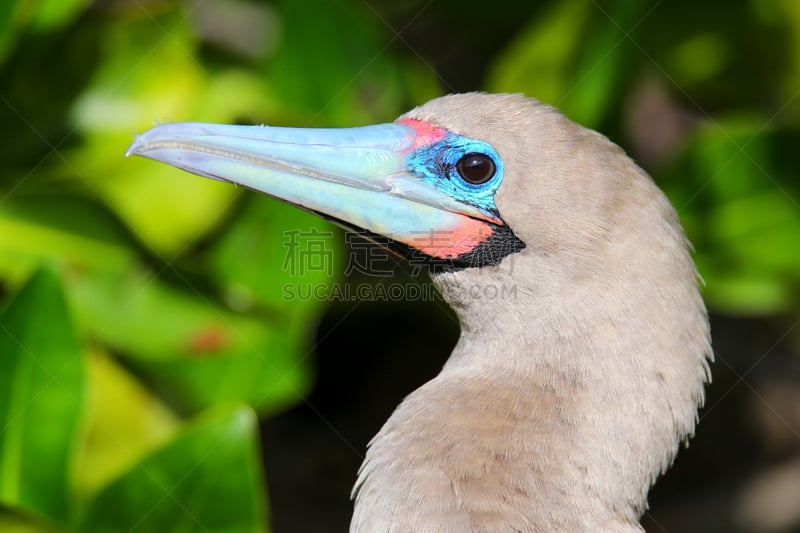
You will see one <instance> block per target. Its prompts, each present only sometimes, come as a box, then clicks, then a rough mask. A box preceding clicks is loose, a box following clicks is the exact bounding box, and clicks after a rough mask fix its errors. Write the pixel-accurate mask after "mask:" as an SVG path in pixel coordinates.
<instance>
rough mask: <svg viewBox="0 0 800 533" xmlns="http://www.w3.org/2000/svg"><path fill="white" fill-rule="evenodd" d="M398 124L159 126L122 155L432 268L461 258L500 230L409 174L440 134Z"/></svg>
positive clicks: (482, 214) (472, 209)
mask: <svg viewBox="0 0 800 533" xmlns="http://www.w3.org/2000/svg"><path fill="white" fill-rule="evenodd" d="M404 122H405V123H392V124H381V125H376V126H365V127H360V128H348V129H303V128H279V127H267V126H232V125H218V124H203V123H190V122H185V123H172V124H163V125H160V126H156V127H155V128H152V129H150V130H148V131H147V132H145V133H144V134H142V135H139V136H138V137H137V138H136V139H135V140H134V142H133V144H131V146H130V148H129V149H128V152H127V155H139V156H144V157H148V158H150V159H154V160H156V161H162V162H164V163H168V164H170V165H173V166H175V167H178V168H181V169H183V170H186V171H188V172H192V173H194V174H198V175H201V176H205V177H208V178H211V179H216V180H221V181H227V182H231V183H236V184H239V185H243V186H245V187H248V188H251V189H255V190H257V191H260V192H262V193H265V194H268V195H270V196H273V197H275V198H279V199H281V200H284V201H286V202H289V203H292V204H295V205H297V206H300V207H303V208H305V209H308V210H311V211H314V212H316V213H318V214H322V215H323V216H325V217H326V218H330V219H333V220H334V221H337V222H339V223H341V224H342V225H345V226H348V227H351V228H358V229H363V230H366V231H367V232H369V233H371V234H375V235H379V236H384V237H388V238H389V239H391V240H392V241H396V242H400V243H403V244H405V245H407V246H410V247H411V248H415V249H417V250H420V251H421V252H423V253H424V254H426V255H428V256H430V257H433V258H437V259H452V258H457V257H459V256H460V255H463V254H465V253H468V252H470V251H471V250H473V249H474V248H475V247H476V246H477V245H479V244H480V243H481V242H483V241H485V240H486V239H487V238H488V237H489V236H490V235H491V234H492V232H493V229H492V228H493V227H495V226H496V225H502V224H503V222H502V220H500V219H498V218H497V217H496V216H495V215H493V214H492V213H488V212H485V211H483V210H481V209H480V208H478V207H476V206H474V205H471V204H468V203H464V202H462V201H459V200H458V199H456V198H454V197H452V196H450V195H448V194H447V193H445V192H443V191H441V190H440V189H438V188H436V187H435V186H434V185H431V184H429V183H427V182H425V181H423V180H422V179H420V178H419V177H418V176H417V175H415V174H414V172H413V171H412V170H411V169H410V165H409V163H408V156H409V154H411V153H412V152H413V151H414V150H415V149H417V148H419V147H420V146H422V145H425V144H430V143H431V142H432V141H433V140H435V139H436V138H440V137H441V136H442V135H444V134H446V131H445V130H441V129H438V128H435V127H433V126H430V125H427V124H426V123H421V124H424V125H425V126H426V128H420V127H419V126H418V125H417V126H416V127H414V125H410V122H409V121H404ZM415 122H416V121H415Z"/></svg>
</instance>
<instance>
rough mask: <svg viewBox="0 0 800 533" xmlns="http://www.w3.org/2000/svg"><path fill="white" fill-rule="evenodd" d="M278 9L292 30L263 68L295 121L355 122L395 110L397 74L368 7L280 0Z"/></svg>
mask: <svg viewBox="0 0 800 533" xmlns="http://www.w3.org/2000/svg"><path fill="white" fill-rule="evenodd" d="M278 8H279V15H280V16H281V19H282V20H281V22H282V26H283V27H285V28H291V31H285V32H283V35H282V40H281V42H280V45H279V47H278V49H277V51H276V53H275V56H274V57H273V58H272V60H271V61H270V62H269V64H268V65H267V71H268V73H269V80H270V83H271V84H272V86H273V87H274V89H275V92H276V94H277V95H278V96H279V97H280V98H281V99H282V100H283V101H284V102H285V103H286V104H289V105H291V106H292V107H293V109H295V110H296V113H295V116H294V120H296V121H297V120H298V115H300V114H301V113H305V114H306V119H305V120H304V121H302V122H300V124H299V125H303V126H319V125H321V124H319V120H318V119H319V118H320V117H325V119H326V120H325V121H324V122H326V123H329V124H331V125H347V126H354V125H358V124H367V123H370V122H373V121H375V120H391V119H394V117H395V116H397V114H399V112H400V111H401V104H402V101H403V99H402V83H403V82H402V77H401V75H400V71H399V69H398V68H397V65H396V63H395V62H394V61H392V57H391V53H390V52H389V51H388V50H387V46H386V45H385V42H384V39H382V38H381V35H380V33H379V32H378V31H377V27H376V25H375V24H371V23H370V22H371V20H370V13H369V11H365V10H364V9H362V8H360V7H359V6H357V5H354V4H352V3H351V2H347V1H343V0H283V1H281V2H279V3H278ZM309 13H313V14H314V15H313V16H309ZM301 116H302V115H301ZM309 122H313V123H309Z"/></svg>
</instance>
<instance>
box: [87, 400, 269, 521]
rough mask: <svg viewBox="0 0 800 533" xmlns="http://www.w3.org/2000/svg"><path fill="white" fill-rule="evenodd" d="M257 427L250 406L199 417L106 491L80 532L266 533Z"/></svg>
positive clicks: (99, 498) (88, 514)
mask: <svg viewBox="0 0 800 533" xmlns="http://www.w3.org/2000/svg"><path fill="white" fill-rule="evenodd" d="M256 428H257V426H256V418H255V416H254V414H253V413H252V411H250V410H249V409H246V408H237V409H234V410H228V411H226V412H221V413H214V414H212V415H210V416H205V417H203V418H201V419H200V420H198V421H197V422H195V423H193V424H192V425H190V426H189V427H187V428H186V429H185V430H184V431H183V432H182V433H181V434H180V435H179V436H178V437H177V438H175V439H174V440H173V441H172V442H170V443H169V444H168V445H166V446H165V447H163V448H162V449H160V450H158V451H156V452H155V453H153V454H152V455H150V456H149V457H147V458H145V459H144V460H142V461H141V462H139V463H138V464H137V465H136V466H134V467H133V468H132V469H131V470H130V471H128V472H127V473H125V474H124V475H123V476H122V477H120V478H119V479H117V480H116V481H114V482H112V483H111V484H110V485H108V486H107V487H106V488H105V489H104V490H102V491H101V492H100V493H99V494H98V495H97V497H96V498H95V499H94V500H93V501H92V503H91V504H90V505H89V507H88V509H87V511H86V513H85V515H84V516H83V517H82V519H81V520H80V523H79V524H78V527H77V531H78V532H86V533H106V532H108V533H111V532H117V531H118V532H121V533H128V532H130V531H170V532H175V533H180V532H184V531H185V532H189V531H226V532H243V533H244V532H248V533H249V532H258V531H264V530H265V518H266V509H265V507H266V495H265V489H264V481H263V475H262V472H261V464H260V459H259V450H258V446H257V441H256V435H257V433H256Z"/></svg>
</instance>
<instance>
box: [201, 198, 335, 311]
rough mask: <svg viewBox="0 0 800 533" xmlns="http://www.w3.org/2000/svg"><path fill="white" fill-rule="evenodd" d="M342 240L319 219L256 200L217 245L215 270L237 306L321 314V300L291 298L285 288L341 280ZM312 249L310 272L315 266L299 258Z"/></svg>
mask: <svg viewBox="0 0 800 533" xmlns="http://www.w3.org/2000/svg"><path fill="white" fill-rule="evenodd" d="M341 242H342V238H341V236H340V234H339V232H338V231H335V230H334V229H333V227H332V226H331V225H330V224H329V223H327V222H325V221H323V220H321V219H320V218H319V217H318V216H315V215H312V214H309V213H306V212H304V211H301V210H300V209H298V208H296V207H294V206H290V205H287V204H285V203H283V202H279V201H277V200H273V199H271V198H267V197H265V196H256V197H253V198H252V201H251V202H250V203H249V204H248V205H247V207H246V208H245V210H244V211H243V212H242V214H241V216H240V217H239V218H238V219H237V220H236V222H235V223H234V224H232V226H231V227H230V229H229V230H228V231H227V232H226V233H225V234H224V235H223V236H222V237H221V238H220V239H219V240H218V241H217V243H216V245H215V248H214V250H213V251H212V261H213V262H212V268H213V272H214V275H215V277H216V278H217V279H218V280H219V281H220V283H221V285H222V287H223V288H224V290H225V292H226V294H227V295H228V297H229V300H231V301H232V303H234V304H236V306H237V307H243V308H247V307H248V302H251V301H252V302H253V303H255V304H261V305H263V306H266V307H267V308H268V309H270V310H279V309H298V308H306V309H310V310H312V311H316V310H318V309H319V302H317V301H316V300H308V299H307V300H300V299H296V298H295V299H288V298H286V297H285V293H284V290H285V288H286V285H287V284H300V283H302V284H306V285H307V286H311V285H319V284H323V283H330V282H332V281H335V280H337V279H338V274H340V273H341V272H342V270H343V267H342V263H343V261H342V259H343V256H344V252H345V251H344V250H342V246H341ZM312 246H313V247H315V248H314V249H313V250H311V251H313V252H314V257H312V258H311V259H314V260H316V261H317V263H316V266H317V267H316V268H304V267H309V266H313V265H303V264H300V263H301V262H302V261H301V260H302V259H303V258H302V257H298V256H302V252H303V251H304V250H305V251H308V250H309V249H310V248H311V247H312ZM298 248H299V249H298ZM265 272H269V275H268V276H265V275H264V273H265Z"/></svg>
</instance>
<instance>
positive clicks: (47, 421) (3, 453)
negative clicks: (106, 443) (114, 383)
mask: <svg viewBox="0 0 800 533" xmlns="http://www.w3.org/2000/svg"><path fill="white" fill-rule="evenodd" d="M0 354H2V357H0V422H1V423H2V428H0V501H2V503H3V504H5V505H10V506H17V507H21V508H23V509H27V510H29V511H32V512H34V513H37V514H41V515H44V516H47V517H50V518H53V519H63V518H65V517H66V515H67V513H68V512H69V510H70V509H69V505H68V503H67V494H68V487H69V484H68V475H69V469H70V463H71V458H72V453H73V451H74V449H75V444H76V433H77V430H78V421H79V418H80V414H81V411H82V409H83V407H84V399H83V396H84V392H83V386H84V375H83V364H82V361H81V351H80V348H79V346H78V342H77V339H76V338H75V334H74V332H73V330H72V326H71V324H70V319H69V316H68V312H67V306H66V303H65V301H64V295H63V294H62V290H61V287H60V283H59V280H58V278H57V277H56V275H55V274H54V273H53V272H51V271H49V270H40V271H39V272H38V273H37V274H36V275H34V276H33V278H31V280H30V281H29V282H28V283H27V284H26V285H25V286H24V287H23V289H22V290H21V291H20V292H19V293H18V294H17V295H16V297H15V298H14V299H13V301H12V302H11V303H10V304H9V306H8V307H7V308H6V310H5V312H4V313H3V314H2V316H0Z"/></svg>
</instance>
